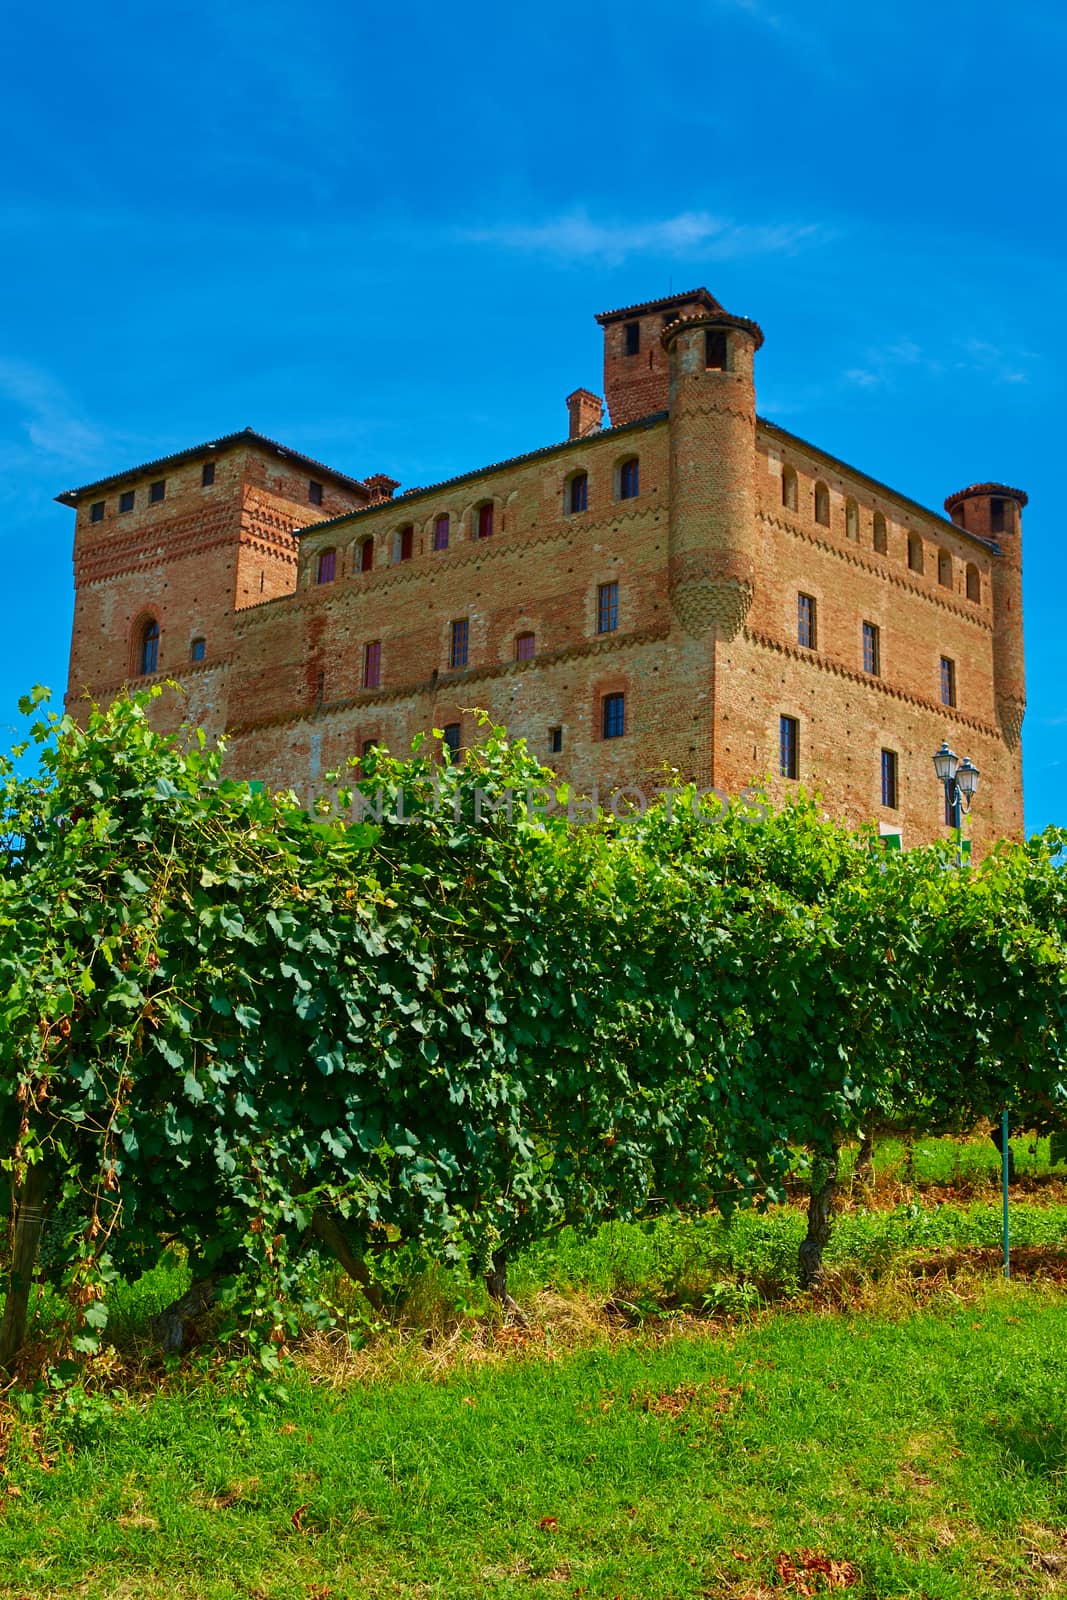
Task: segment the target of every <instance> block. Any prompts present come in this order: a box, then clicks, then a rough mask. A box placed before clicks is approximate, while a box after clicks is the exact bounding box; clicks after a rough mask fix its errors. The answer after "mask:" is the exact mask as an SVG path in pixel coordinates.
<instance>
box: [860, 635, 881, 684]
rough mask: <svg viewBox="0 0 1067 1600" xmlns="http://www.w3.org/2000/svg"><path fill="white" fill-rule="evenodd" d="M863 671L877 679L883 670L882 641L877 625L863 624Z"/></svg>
mask: <svg viewBox="0 0 1067 1600" xmlns="http://www.w3.org/2000/svg"><path fill="white" fill-rule="evenodd" d="M863 670H864V672H869V673H870V674H871V676H872V678H877V677H878V676H879V675H880V673H881V670H882V641H881V633H880V630H879V628H878V625H877V623H874V622H865V623H864V624H863Z"/></svg>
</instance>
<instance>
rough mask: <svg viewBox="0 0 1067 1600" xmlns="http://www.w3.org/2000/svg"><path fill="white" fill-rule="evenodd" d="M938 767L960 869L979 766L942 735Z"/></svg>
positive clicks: (1007, 1267)
mask: <svg viewBox="0 0 1067 1600" xmlns="http://www.w3.org/2000/svg"><path fill="white" fill-rule="evenodd" d="M934 771H935V772H936V773H937V776H938V778H939V779H940V781H941V783H942V784H943V785H944V789H945V813H946V817H947V819H948V820H949V821H951V824H952V826H953V828H955V830H956V868H957V871H958V870H959V868H960V867H961V866H962V864H963V839H962V828H963V817H962V813H963V812H965V811H970V809H971V801H972V800H973V799H974V796H975V791H976V789H977V788H978V768H977V767H976V766H975V765H974V764H973V762H971V761H970V760H969V758H968V757H967V756H964V758H963V760H962V761H960V760H959V759H958V757H957V755H956V752H955V751H954V750H952V749H950V748H949V745H948V743H947V742H946V740H944V739H942V741H941V748H940V750H937V751H935V753H934ZM1009 1148H1010V1147H1009V1145H1008V1113H1007V1111H1004V1112H1002V1113H1001V1118H1000V1187H1001V1203H1002V1210H1003V1222H1004V1276H1005V1277H1006V1278H1008V1277H1010V1276H1011V1256H1010V1251H1009V1235H1008V1153H1009Z"/></svg>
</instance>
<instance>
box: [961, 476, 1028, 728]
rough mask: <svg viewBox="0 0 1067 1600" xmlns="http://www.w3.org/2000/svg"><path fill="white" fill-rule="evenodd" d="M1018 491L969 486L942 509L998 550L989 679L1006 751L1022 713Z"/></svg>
mask: <svg viewBox="0 0 1067 1600" xmlns="http://www.w3.org/2000/svg"><path fill="white" fill-rule="evenodd" d="M1026 498H1027V497H1026V495H1025V494H1024V492H1023V490H1022V489H1010V488H1008V486H1007V484H1003V483H972V484H971V486H970V488H968V489H960V490H959V491H958V492H957V493H956V494H950V495H949V497H948V499H947V500H946V501H945V510H946V511H947V512H948V514H949V516H950V517H951V518H952V520H953V522H954V523H956V525H957V527H960V528H966V529H967V531H968V533H976V534H978V536H979V538H982V539H989V540H990V541H991V542H993V543H995V544H996V545H997V547H998V550H999V554H998V555H997V556H996V557H995V559H994V563H993V679H994V692H995V695H996V704H997V721H998V722H999V723H1000V729H1001V732H1002V733H1003V735H1004V740H1005V743H1006V744H1007V745H1008V748H1009V749H1010V750H1016V749H1018V746H1019V735H1020V731H1021V729H1022V723H1023V713H1024V712H1025V710H1026V663H1025V661H1024V659H1023V553H1022V510H1023V507H1024V506H1025V505H1026Z"/></svg>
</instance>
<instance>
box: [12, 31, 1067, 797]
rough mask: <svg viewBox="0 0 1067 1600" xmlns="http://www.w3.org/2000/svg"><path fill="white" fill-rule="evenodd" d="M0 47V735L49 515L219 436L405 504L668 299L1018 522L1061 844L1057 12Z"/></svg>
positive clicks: (514, 446) (1031, 748) (768, 405)
mask: <svg viewBox="0 0 1067 1600" xmlns="http://www.w3.org/2000/svg"><path fill="white" fill-rule="evenodd" d="M5 26H6V33H7V47H8V48H7V59H8V62H9V72H8V75H7V80H6V83H5V93H4V96H3V99H2V103H0V126H2V132H3V140H4V150H5V155H6V160H5V163H4V167H5V176H4V185H5V190H6V194H5V202H6V203H5V205H4V207H3V211H2V215H0V245H2V251H3V255H2V259H3V264H4V277H5V280H6V293H5V294H4V295H3V297H2V301H0V334H2V337H0V511H2V516H0V536H2V538H3V540H4V542H5V545H6V549H5V556H6V560H7V567H8V572H9V574H10V576H9V581H8V583H7V584H6V585H4V587H3V591H2V595H3V598H2V602H0V603H2V605H3V608H4V635H5V638H6V641H7V648H6V649H5V650H4V652H3V656H2V660H0V679H2V681H0V724H3V725H6V724H7V723H9V722H11V721H13V720H14V706H15V701H16V699H17V696H18V695H19V694H20V693H22V692H23V691H24V690H25V689H26V688H28V686H29V685H30V684H32V683H33V682H36V681H40V682H44V683H47V684H49V685H51V686H52V687H53V688H54V689H55V690H56V691H57V693H59V694H61V692H62V689H63V687H64V684H65V680H66V667H67V649H68V642H69V631H70V615H71V603H72V594H71V568H70V546H71V533H72V518H71V513H70V512H69V511H67V510H66V509H64V508H63V507H61V506H57V505H55V504H54V502H53V499H52V496H53V495H54V494H56V493H57V492H58V491H59V490H61V489H64V488H68V487H71V486H73V485H77V484H81V483H85V482H88V481H90V480H92V479H93V478H95V477H98V476H101V475H103V474H105V473H108V472H111V471H117V470H119V469H120V468H122V467H123V466H127V465H133V464H136V463H138V462H140V461H143V460H148V459H151V458H152V457H155V456H159V455H162V454H164V453H166V452H167V451H169V450H173V449H179V448H181V447H183V446H185V445H189V444H194V443H196V442H198V441H200V440H203V439H209V438H212V437H214V436H217V435H219V434H222V433H227V432H231V431H233V430H235V429H238V428H242V427H245V426H247V425H250V426H252V427H254V428H256V429H258V430H260V431H262V432H264V433H267V434H269V435H271V436H272V437H275V438H280V439H282V440H285V441H286V442H288V443H290V444H292V445H293V446H294V447H296V448H298V449H302V450H304V451H306V452H308V453H309V454H311V455H314V456H317V457H318V458H320V459H323V460H325V461H328V462H329V463H330V464H332V465H334V466H336V467H338V468H340V469H342V470H345V471H349V472H351V473H353V474H354V475H356V476H359V477H364V476H366V475H367V474H369V473H372V472H388V473H390V474H391V475H392V476H393V477H396V478H399V479H400V480H401V483H402V484H403V485H404V486H411V485H415V484H420V483H429V482H433V481H435V480H437V479H439V478H443V477H447V476H449V475H450V474H452V473H456V472H459V471H462V470H464V469H466V468H469V467H473V466H477V465H479V464H480V463H483V462H490V461H493V460H497V459H500V458H502V457H505V456H508V455H511V454H513V453H515V452H518V451H521V450H526V449H530V448H532V447H534V446H536V445H538V444H542V443H549V442H551V441H553V440H555V439H558V438H561V437H563V436H564V435H565V433H566V415H565V410H564V406H563V399H564V396H565V395H566V394H567V393H569V392H570V390H572V389H574V388H576V387H577V386H578V385H580V384H584V385H586V386H587V387H590V388H593V389H595V390H598V391H599V389H600V377H601V374H600V343H599V330H598V329H597V328H596V326H595V324H594V322H593V320H592V319H593V313H594V312H596V311H599V310H602V309H605V308H607V307H613V306H618V305H625V304H628V303H631V302H634V301H638V300H642V299H649V298H653V297H656V296H659V295H663V294H666V293H668V292H669V291H670V289H671V288H672V287H673V288H674V289H682V288H689V287H690V286H692V285H695V284H706V285H707V287H708V288H709V289H710V290H711V291H712V293H713V294H714V295H716V297H717V298H718V299H719V300H721V301H722V302H723V304H724V305H726V306H727V307H728V309H730V310H731V311H735V312H738V313H741V314H743V315H748V316H752V317H755V318H756V319H757V320H758V321H759V322H760V323H761V325H762V326H763V328H764V331H765V333H766V336H767V342H766V345H765V346H764V349H763V351H762V352H761V354H760V356H759V358H758V368H757V384H758V389H757V393H758V403H759V409H760V411H761V413H762V414H763V415H764V416H767V417H769V418H771V419H773V420H776V421H779V422H781V423H782V425H783V426H784V427H786V428H789V429H791V430H793V431H794V432H797V433H799V434H801V435H802V436H804V437H806V438H810V439H812V440H814V441H815V442H817V443H819V444H820V445H822V446H824V447H825V448H826V449H828V450H830V451H832V452H833V453H834V454H836V455H838V456H841V457H843V458H844V459H845V460H846V461H851V462H854V463H855V464H857V465H858V466H861V467H862V468H864V469H865V470H866V471H868V472H870V473H871V474H872V475H874V476H875V477H878V478H881V479H883V480H885V481H886V482H888V483H890V484H892V485H894V486H895V487H897V488H899V489H901V490H902V491H904V492H905V493H908V494H910V495H912V496H914V497H915V498H916V499H918V500H920V501H922V502H923V503H925V504H928V505H930V506H933V507H935V508H938V509H939V508H940V506H941V503H942V501H943V499H944V496H945V495H946V494H947V493H949V492H950V491H951V490H954V489H957V488H960V487H962V486H963V485H964V484H967V483H971V482H974V481H976V480H983V479H987V478H993V479H999V480H1002V481H1006V482H1008V483H1011V484H1018V485H1020V486H1021V487H1023V488H1025V489H1026V490H1027V491H1028V492H1029V494H1030V498H1031V505H1030V508H1029V510H1028V512H1027V513H1026V517H1025V561H1026V627H1027V657H1028V671H1029V689H1030V698H1029V710H1028V713H1027V719H1026V724H1025V728H1024V750H1025V780H1026V802H1027V821H1028V825H1029V826H1030V827H1031V828H1034V827H1040V826H1043V825H1044V824H1045V823H1047V822H1050V821H1058V822H1062V823H1067V797H1065V795H1064V792H1063V785H1064V784H1065V782H1067V758H1064V756H1063V748H1064V741H1065V740H1067V691H1065V688H1064V683H1065V677H1064V672H1063V669H1062V664H1061V661H1060V655H1061V646H1062V643H1063V638H1064V633H1065V631H1067V630H1065V629H1064V626H1063V623H1062V621H1061V617H1062V612H1063V606H1064V602H1063V596H1062V592H1061V574H1062V570H1063V561H1062V557H1061V551H1060V541H1061V534H1060V530H1059V528H1058V526H1057V521H1056V517H1055V514H1054V506H1055V495H1056V493H1057V487H1058V485H1059V483H1060V481H1061V479H1062V477H1063V470H1062V467H1061V460H1062V454H1063V450H1062V426H1063V411H1064V407H1063V401H1064V383H1065V379H1064V368H1065V362H1064V354H1065V345H1067V311H1065V297H1064V294H1063V263H1062V257H1063V246H1064V233H1065V227H1067V224H1065V221H1064V212H1063V207H1062V204H1061V199H1062V191H1063V177H1062V151H1063V149H1064V146H1065V142H1067V141H1065V137H1064V135H1065V128H1064V122H1065V118H1064V112H1063V105H1064V93H1063V82H1064V79H1065V53H1067V52H1065V44H1067V13H1064V12H1063V11H1062V10H1059V9H1054V8H1053V7H1052V6H1051V5H1035V4H1026V3H1025V0H1024V3H1022V4H1021V5H1020V4H1017V5H1016V6H1015V7H1013V8H1011V9H1009V8H1007V7H1004V6H1002V5H996V6H994V5H993V4H990V3H983V0H980V3H978V4H974V3H969V4H966V5H964V4H962V3H959V0H948V3H941V4H939V5H937V6H931V5H930V4H929V0H924V3H922V4H920V3H918V0H895V3H894V4H893V5H892V6H884V7H881V8H863V7H859V6H857V5H856V3H855V0H847V3H846V0H820V3H819V4H817V5H812V4H811V3H810V0H808V3H805V4H803V5H801V4H797V3H794V0H782V3H780V4H777V3H775V0H766V3H764V0H691V3H690V4H688V5H686V6H675V5H670V4H667V5H661V6H659V7H658V8H657V9H656V10H655V11H653V10H651V9H650V8H649V7H648V6H647V5H646V6H641V7H638V6H637V5H634V4H631V3H630V0H617V3H615V4H613V5H611V6H590V5H582V4H581V3H574V4H566V5H564V4H559V3H557V0H550V3H542V4H540V5H539V6H538V7H537V8H529V7H499V6H495V5H494V6H486V5H483V4H481V3H477V4H471V5H468V6H466V7H459V8H457V7H451V8H448V7H441V6H439V5H431V4H428V3H425V0H412V3H409V4H408V5H407V6H406V7H404V8H403V9H395V8H384V7H376V8H374V10H373V12H372V11H371V10H370V8H368V7H366V6H364V5H360V4H358V3H357V4H356V5H352V4H351V3H349V4H346V5H341V4H337V3H334V0H328V3H320V4H318V5H312V6H308V5H305V6H303V7H298V6H296V5H294V4H282V3H278V0H257V3H256V4H255V5H251V4H248V3H246V0H227V4H226V5H225V6H218V5H215V4H213V5H211V6H208V5H206V4H202V3H200V0H189V3H187V4H184V5H166V4H164V5H163V6H161V7H148V6H145V5H134V4H130V3H128V0H127V3H121V0H120V3H113V4H111V5H109V6H106V7H103V8H100V7H91V8H86V7H84V6H77V7H75V6H73V5H70V4H68V3H66V0H57V3H53V4H52V5H51V6H49V7H34V6H29V5H26V4H25V3H24V0H23V3H21V4H18V5H17V7H16V9H15V10H14V11H12V10H9V12H8V13H7V19H6V25H5ZM11 63H17V64H18V69H17V70H14V71H13V70H10V64H11ZM961 753H963V752H962V751H961ZM978 803H979V804H980V803H981V802H980V798H979V802H978Z"/></svg>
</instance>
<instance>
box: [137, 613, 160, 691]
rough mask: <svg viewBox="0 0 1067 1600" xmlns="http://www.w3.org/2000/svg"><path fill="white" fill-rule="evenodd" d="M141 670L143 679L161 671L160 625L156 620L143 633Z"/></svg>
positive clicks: (147, 623)
mask: <svg viewBox="0 0 1067 1600" xmlns="http://www.w3.org/2000/svg"><path fill="white" fill-rule="evenodd" d="M140 669H141V675H142V677H147V676H148V674H149V673H151V672H156V671H158V669H159V623H158V622H156V621H155V619H154V618H153V619H152V621H150V622H146V623H145V625H144V628H143V629H142V631H141V659H140Z"/></svg>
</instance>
